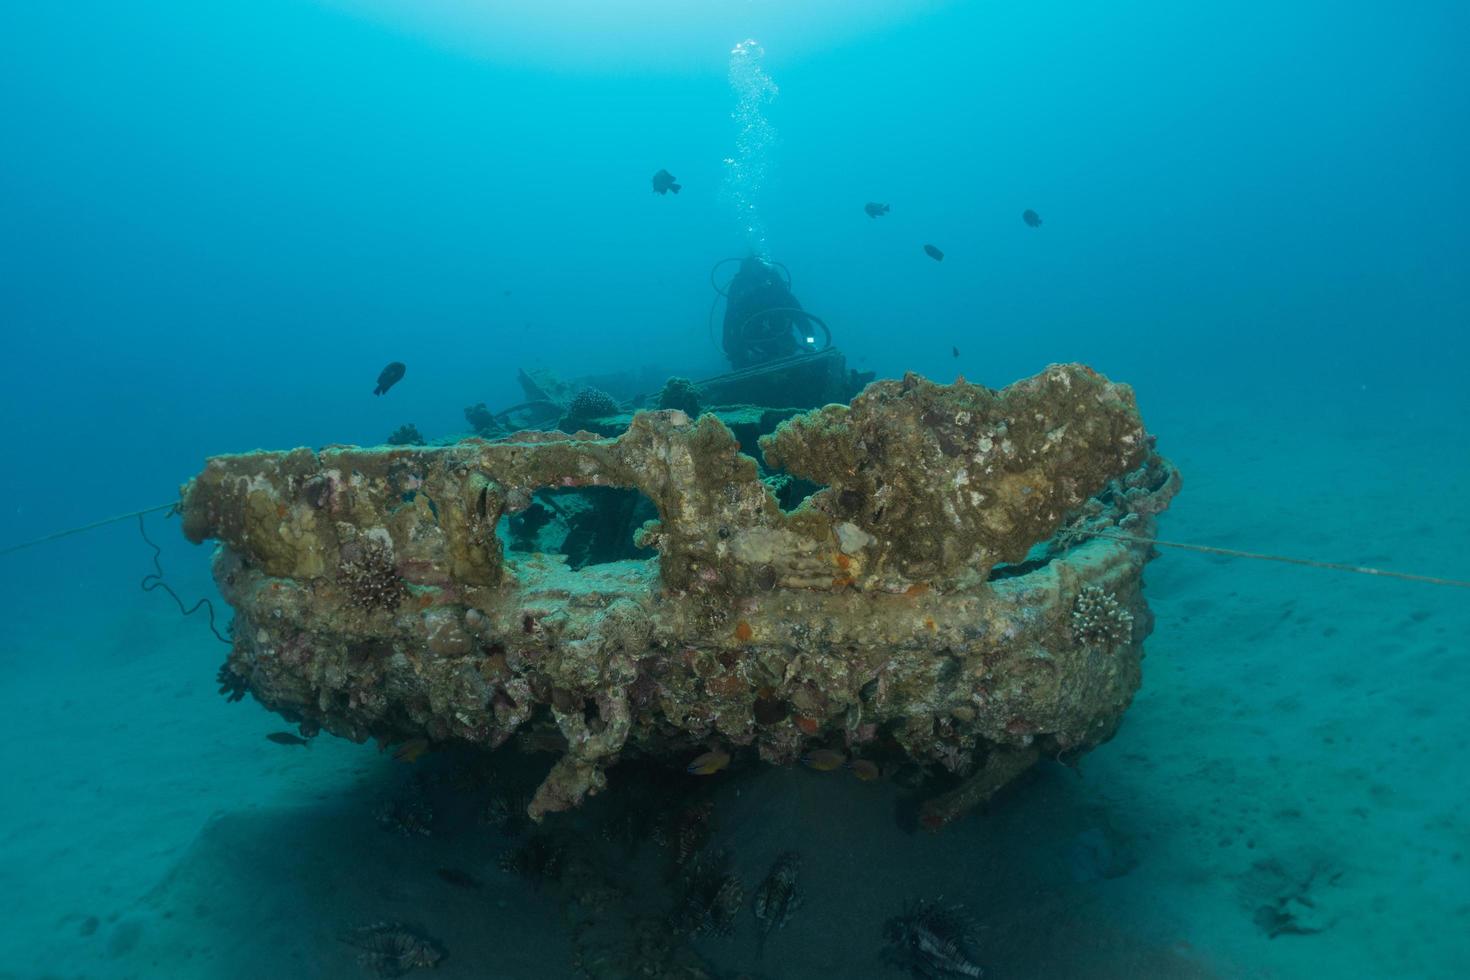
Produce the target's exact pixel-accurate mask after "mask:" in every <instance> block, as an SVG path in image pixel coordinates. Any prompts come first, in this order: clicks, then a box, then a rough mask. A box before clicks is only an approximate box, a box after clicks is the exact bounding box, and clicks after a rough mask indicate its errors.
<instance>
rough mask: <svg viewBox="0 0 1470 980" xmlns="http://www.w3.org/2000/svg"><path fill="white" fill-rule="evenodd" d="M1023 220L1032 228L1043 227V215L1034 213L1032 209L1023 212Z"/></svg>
mask: <svg viewBox="0 0 1470 980" xmlns="http://www.w3.org/2000/svg"><path fill="white" fill-rule="evenodd" d="M1021 220H1022V221H1024V222H1026V224H1027V225H1028V226H1030V227H1032V228H1040V227H1041V215H1039V214H1037V213H1036V212H1035V211H1032V210H1031V209H1030V208H1027V209H1026V210H1024V211H1022V212H1021Z"/></svg>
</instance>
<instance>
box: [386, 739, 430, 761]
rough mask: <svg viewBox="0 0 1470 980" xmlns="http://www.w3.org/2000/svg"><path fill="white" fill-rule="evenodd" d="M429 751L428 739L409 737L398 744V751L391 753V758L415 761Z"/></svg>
mask: <svg viewBox="0 0 1470 980" xmlns="http://www.w3.org/2000/svg"><path fill="white" fill-rule="evenodd" d="M427 751H429V740H428V739H426V738H411V739H409V740H408V741H407V742H404V743H403V744H402V745H400V746H398V751H396V752H394V753H393V758H395V759H397V760H398V761H399V762H416V761H418V757H419V756H421V755H423V754H424V753H425V752H427Z"/></svg>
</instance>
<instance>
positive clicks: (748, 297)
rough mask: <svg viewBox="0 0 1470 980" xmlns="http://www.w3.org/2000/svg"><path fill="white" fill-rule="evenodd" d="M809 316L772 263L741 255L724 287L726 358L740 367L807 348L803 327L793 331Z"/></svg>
mask: <svg viewBox="0 0 1470 980" xmlns="http://www.w3.org/2000/svg"><path fill="white" fill-rule="evenodd" d="M808 319H814V318H813V317H811V315H810V314H808V313H805V312H804V311H803V310H802V308H801V304H800V303H798V302H797V301H796V297H795V296H793V295H791V288H790V285H789V283H788V281H787V280H786V279H785V278H783V277H782V276H781V274H780V273H779V272H777V271H776V268H775V266H773V265H771V264H770V263H768V262H766V261H765V260H764V259H762V258H761V257H760V256H757V255H751V256H749V257H747V258H745V259H742V260H741V262H740V271H738V272H736V273H735V276H734V278H733V279H731V280H730V285H729V288H728V289H727V290H726V303H725V333H724V345H723V346H724V348H725V356H726V357H727V358H729V359H730V364H731V366H733V367H734V368H735V370H737V371H739V370H741V369H742V368H747V367H751V366H753V365H756V364H764V363H766V362H768V361H774V360H778V359H780V358H783V357H789V356H790V355H792V354H796V353H798V352H800V351H804V350H810V349H811V341H810V338H808V337H806V334H805V331H802V333H801V334H800V335H798V333H797V329H798V327H803V326H804V325H805V323H806V321H807V320H808ZM803 341H805V342H803Z"/></svg>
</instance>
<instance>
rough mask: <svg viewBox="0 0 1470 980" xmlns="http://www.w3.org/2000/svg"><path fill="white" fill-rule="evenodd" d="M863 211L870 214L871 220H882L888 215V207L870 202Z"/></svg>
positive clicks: (864, 206)
mask: <svg viewBox="0 0 1470 980" xmlns="http://www.w3.org/2000/svg"><path fill="white" fill-rule="evenodd" d="M863 210H864V211H866V212H867V213H868V217H870V218H881V217H883V216H884V215H885V214H887V213H888V205H886V204H879V203H878V202H876V201H869V202H868V203H867V204H864V205H863Z"/></svg>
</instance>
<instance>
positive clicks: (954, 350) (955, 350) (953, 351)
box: [949, 347, 960, 357]
mask: <svg viewBox="0 0 1470 980" xmlns="http://www.w3.org/2000/svg"><path fill="white" fill-rule="evenodd" d="M949 351H950V353H951V354H953V355H954V356H955V357H959V356H960V349H959V348H958V347H951V348H950V349H949Z"/></svg>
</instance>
